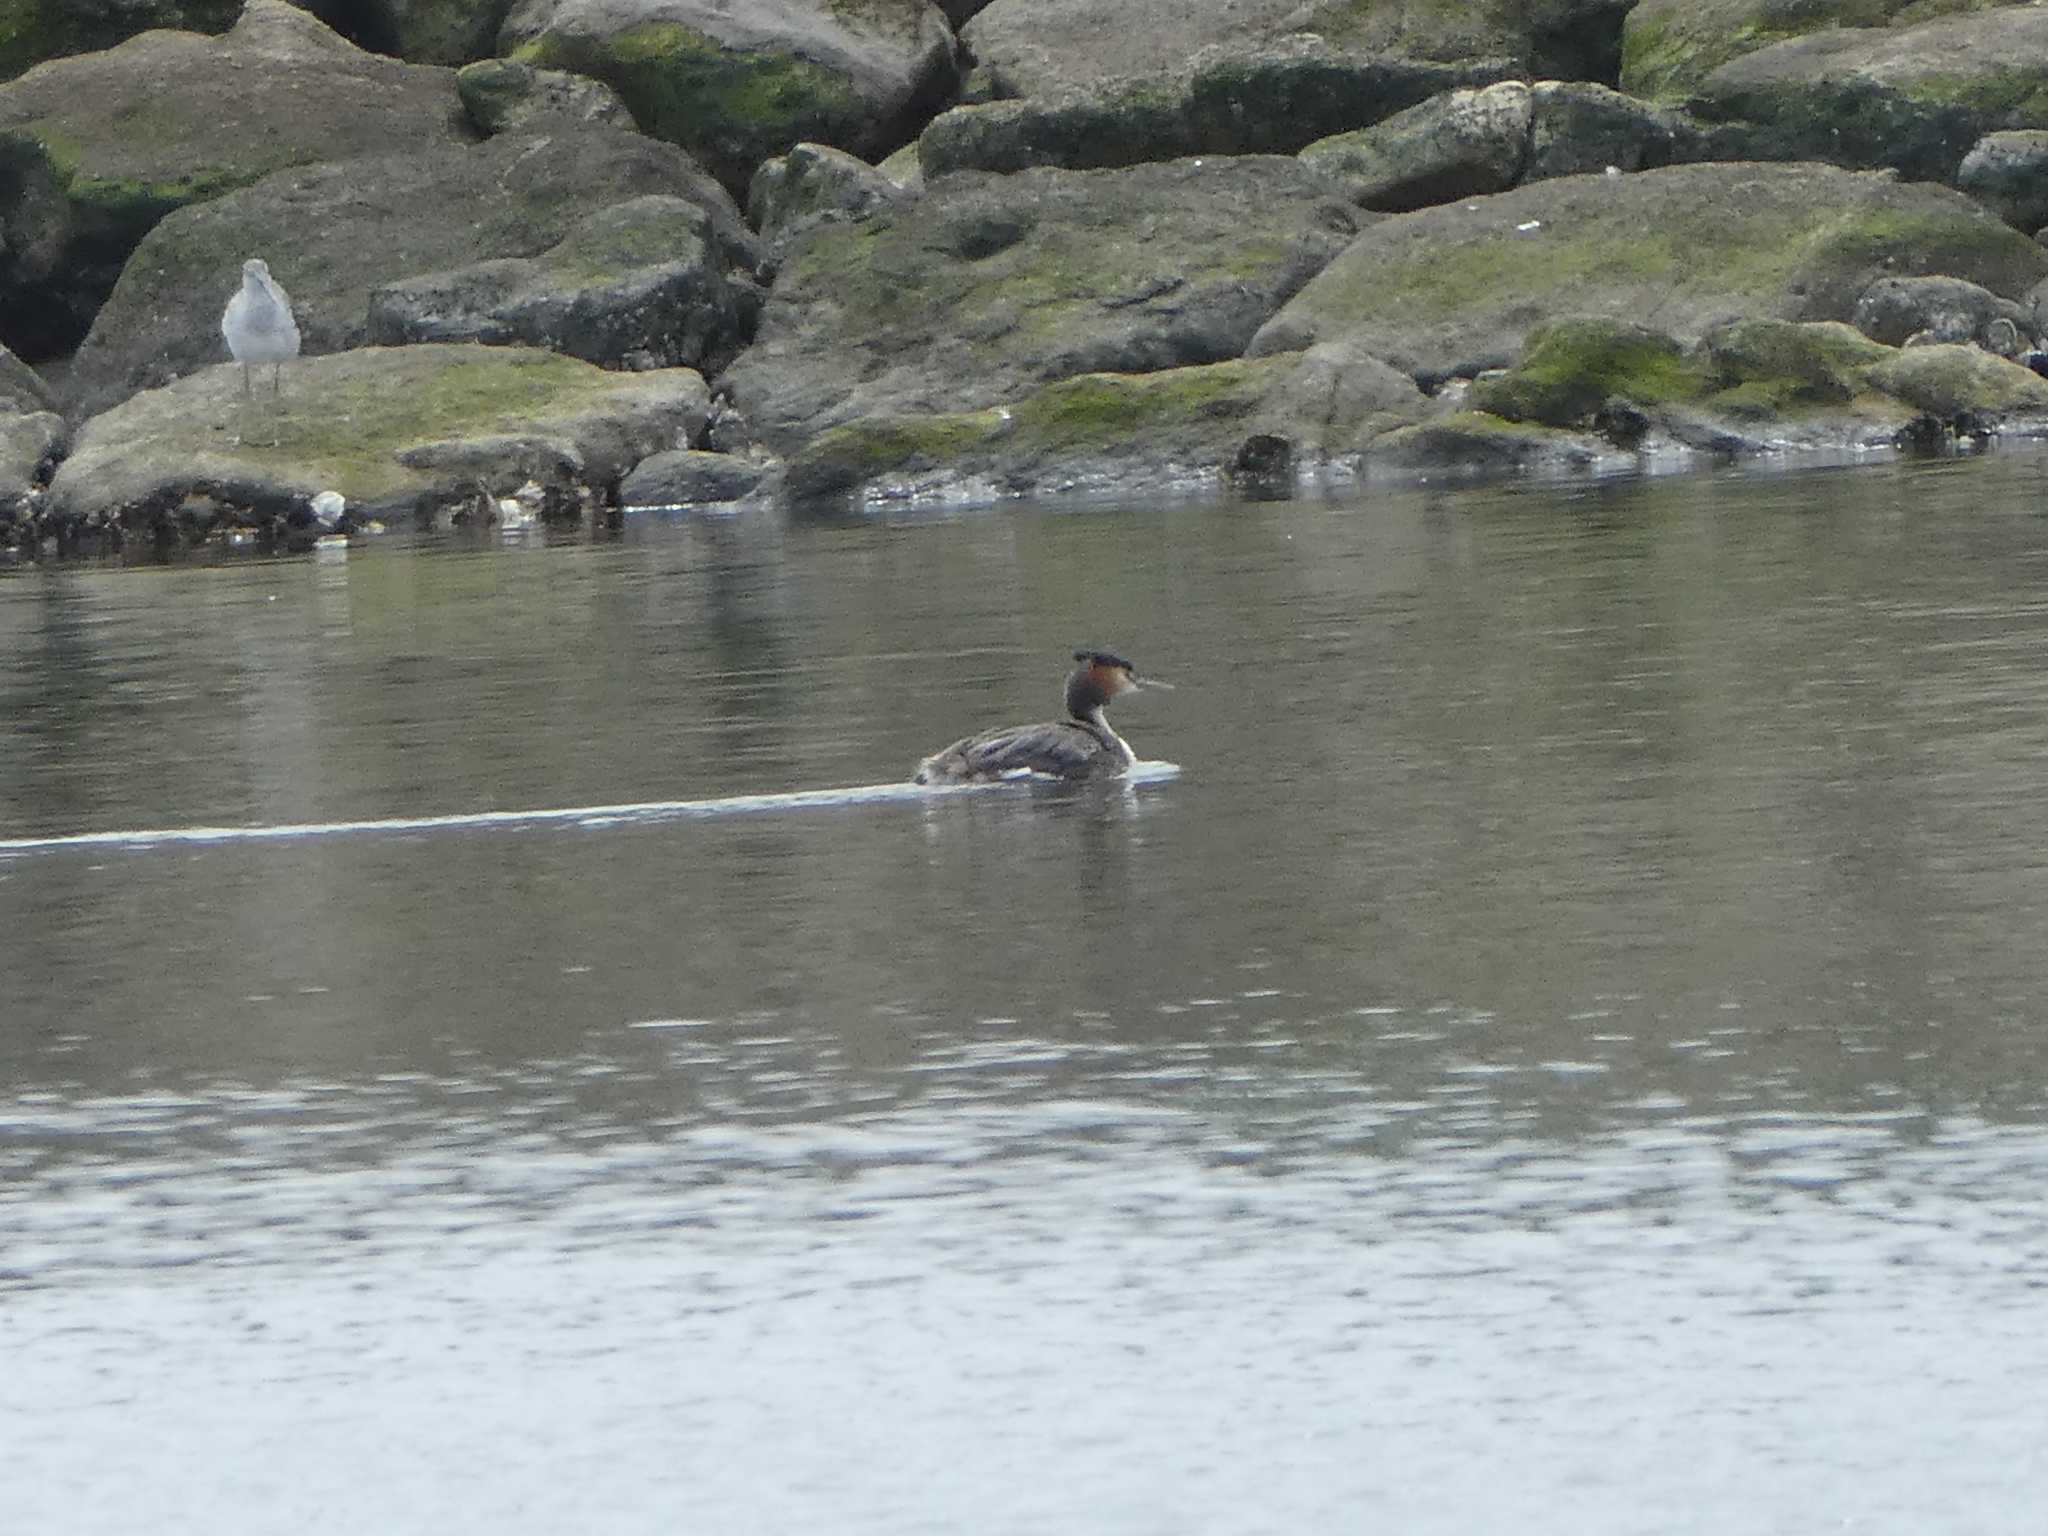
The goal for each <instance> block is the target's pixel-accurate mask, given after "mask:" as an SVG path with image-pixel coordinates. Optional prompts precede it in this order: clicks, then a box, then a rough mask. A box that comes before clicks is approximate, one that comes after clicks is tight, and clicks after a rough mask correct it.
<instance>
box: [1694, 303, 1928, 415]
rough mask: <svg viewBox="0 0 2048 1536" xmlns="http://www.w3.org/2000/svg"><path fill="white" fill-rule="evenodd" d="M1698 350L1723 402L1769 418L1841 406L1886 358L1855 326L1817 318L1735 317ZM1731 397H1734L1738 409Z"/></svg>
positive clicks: (1865, 386) (1862, 390)
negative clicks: (1762, 411)
mask: <svg viewBox="0 0 2048 1536" xmlns="http://www.w3.org/2000/svg"><path fill="white" fill-rule="evenodd" d="M1700 351H1701V355H1702V359H1701V360H1702V361H1703V363H1704V365H1705V368H1706V369H1707V370H1708V372H1709V373H1710V376H1711V379H1712V383H1713V386H1714V388H1715V390H1716V391H1717V392H1719V393H1718V395H1717V396H1716V397H1710V398H1718V399H1719V400H1720V402H1721V403H1722V404H1724V405H1728V406H1731V407H1737V408H1738V409H1740V410H1744V411H1753V410H1754V409H1755V408H1756V406H1757V405H1764V406H1767V407H1768V408H1769V409H1770V410H1771V411H1772V412H1773V413H1779V412H1787V411H1796V410H1798V409H1800V408H1803V407H1807V406H1833V405H1847V404H1848V403H1849V402H1850V401H1852V400H1854V399H1856V398H1857V397H1858V396H1859V395H1862V394H1864V393H1865V392H1866V391H1867V390H1868V389H1869V388H1870V383H1869V378H1870V371H1871V369H1872V368H1874V367H1875V366H1876V365H1877V364H1879V363H1881V362H1883V361H1884V360H1885V359H1886V358H1888V357H1890V356H1891V355H1892V349H1891V348H1890V347H1886V346H1882V345H1880V344H1879V343H1877V342H1874V341H1872V340H1871V339H1870V338H1869V337H1867V336H1865V335H1864V334H1863V333H1862V332H1861V331H1859V330H1857V329H1856V328H1855V327H1854V326H1851V325H1843V324H1842V323H1841V322H1839V321H1834V320H1820V321H1812V322H1808V323H1806V324H1798V323H1795V322H1793V321H1789V320H1768V319H1751V320H1737V321H1734V322H1732V323H1730V324H1728V325H1723V326H1717V327H1716V328H1715V329H1713V330H1711V331H1709V332H1708V333H1707V334H1706V337H1705V338H1704V340H1703V341H1702V342H1701V346H1700ZM1731 392H1739V401H1740V404H1739V406H1738V404H1737V398H1736V396H1735V395H1732V394H1731Z"/></svg>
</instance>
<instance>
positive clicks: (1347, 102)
mask: <svg viewBox="0 0 2048 1536" xmlns="http://www.w3.org/2000/svg"><path fill="white" fill-rule="evenodd" d="M1507 73H1508V67H1507V66H1506V65H1505V64H1503V63H1501V62H1500V61H1498V60H1484V61H1480V62H1477V63H1439V62H1434V61H1428V60H1414V59H1403V58H1391V57H1378V56H1372V57H1355V56H1352V55H1350V54H1346V53H1343V52H1341V51H1339V50H1337V49H1334V48H1332V47H1330V46H1329V45H1328V44H1327V43H1325V42H1323V41H1322V40H1321V39H1320V38H1313V37H1306V38H1287V39H1283V40H1280V41H1277V42H1274V43H1271V44H1268V45H1265V46H1263V47H1261V48H1260V49H1258V50H1257V51H1255V52H1227V51H1224V50H1220V49H1219V50H1212V51H1210V52H1207V53H1203V54H1199V55H1197V56H1196V57H1195V58H1194V59H1192V60H1189V61H1186V62H1184V63H1182V64H1181V65H1180V66H1179V67H1177V68H1176V70H1175V71H1174V72H1172V73H1171V74H1166V75H1161V76H1157V77H1147V78H1143V79H1137V80H1108V81H1103V82H1100V83H1098V84H1095V85H1091V86H1088V87H1085V88H1079V89H1075V90H1070V91H1066V92H1063V93H1062V94H1060V95H1058V96H1055V97H1047V98H1035V99H1031V100H1026V101H996V102H990V103H985V104H981V105H974V106H964V107H956V108H954V109H953V110H951V111H949V112H943V113H941V114H940V115H939V116H938V117H936V118H934V119H933V120H932V121H931V123H930V124H928V125H927V126H926V128H925V130H924V132H923V133H922V134H921V135H919V137H918V141H917V153H918V159H919V162H920V164H921V165H922V166H923V169H924V173H925V175H927V176H938V175H942V174H944V173H946V172H948V171H962V170H983V171H1021V170H1025V169H1028V168H1030V167H1033V166H1042V165H1054V166H1064V167H1066V168H1068V169H1072V170H1082V169H1094V168H1103V167H1114V166H1127V165H1139V164H1143V163H1146V162H1148V161H1154V160H1169V159H1174V158H1179V157H1185V156H1189V155H1250V154H1292V153H1294V152H1295V151H1297V150H1299V149H1301V148H1303V147H1304V146H1305V145H1308V144H1310V143H1313V142H1314V141H1316V140H1318V139H1322V138H1326V137H1328V136H1329V135H1332V134H1337V133H1343V132H1346V131H1348V130H1351V129H1356V128H1361V127H1364V126H1366V125H1368V124H1371V123H1375V122H1378V121H1380V120H1381V119H1382V118H1386V117H1389V116H1391V115H1392V114H1394V113H1396V112H1400V111H1402V110H1403V109H1405V108H1409V107H1413V106H1415V105H1417V104H1418V103H1420V102H1423V101H1425V100H1427V99H1428V98H1430V97H1431V96H1434V95H1436V94H1438V93H1440V92H1442V91H1446V90H1451V89H1454V88H1458V87H1465V86H1480V85H1490V84H1492V83H1494V82H1495V81H1498V80H1500V79H1502V78H1503V77H1504V76H1505V75H1506V74H1507Z"/></svg>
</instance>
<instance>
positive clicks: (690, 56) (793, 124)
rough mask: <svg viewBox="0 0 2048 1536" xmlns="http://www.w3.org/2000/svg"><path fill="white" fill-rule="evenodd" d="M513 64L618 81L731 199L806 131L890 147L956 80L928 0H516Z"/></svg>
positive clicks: (653, 125)
mask: <svg viewBox="0 0 2048 1536" xmlns="http://www.w3.org/2000/svg"><path fill="white" fill-rule="evenodd" d="M503 41H504V43H505V45H506V46H507V47H508V49H509V50H510V57H511V58H512V59H514V60H515V61H517V62H521V63H529V64H538V65H544V66H547V67H550V68H556V69H565V70H571V71H574V72H575V73H578V74H584V75H590V76H593V77H595V78H596V79H599V80H602V81H604V82H605V83H606V84H608V85H610V86H612V87H613V88H614V89H615V90H617V91H618V93H619V94H620V96H622V97H623V98H624V99H625V102H626V105H627V106H628V107H629V108H630V109H631V110H632V113H633V116H634V118H635V120H636V121H637V122H638V123H639V125H640V127H641V128H642V129H643V130H644V131H645V132H647V133H651V134H653V135H655V136H656V137H657V138H662V139H667V140H669V141H670V142H671V143H675V144H679V145H681V146H682V147H683V148H684V149H687V150H688V151H689V152H690V153H691V154H693V155H695V156H696V157H697V158H698V159H699V160H701V161H702V162H703V163H704V164H705V166H706V167H707V168H709V169H710V171H711V172H712V174H714V175H715V176H717V177H718V178H719V179H720V180H721V181H722V182H724V183H725V185H726V187H727V189H728V190H729V191H731V192H732V194H733V196H734V197H735V198H743V197H745V196H746V189H747V183H748V180H749V179H750V178H751V177H752V176H753V174H754V169H755V167H756V166H758V165H759V164H760V163H761V162H762V161H764V160H767V159H769V158H770V157H771V156H774V155H778V154H781V153H783V152H784V151H785V150H787V149H788V148H789V147H790V146H791V145H793V144H796V143H798V142H800V141H803V140H813V141H816V142H819V143H825V144H832V145H835V146H837V147H839V148H843V149H849V150H852V151H853V152H855V153H856V154H862V155H868V156H873V155H877V154H883V153H887V152H888V151H890V150H893V149H895V148H896V147H898V145H900V144H901V143H903V142H904V141H906V140H907V139H908V138H909V137H910V136H911V134H912V133H913V132H914V131H915V122H916V120H917V119H918V118H919V117H920V116H921V115H922V114H923V113H924V112H925V111H928V110H929V109H931V108H933V107H936V106H937V105H938V103H939V101H940V100H941V99H942V98H943V97H944V95H945V94H946V92H948V91H949V90H950V89H951V88H952V85H953V83H954V79H955V73H956V65H955V59H954V49H953V35H952V32H951V31H950V30H949V29H948V28H947V26H946V22H945V18H944V17H943V16H942V15H941V14H940V13H939V12H938V11H937V10H936V9H935V8H934V7H933V6H932V5H930V4H929V3H928V0H860V3H858V4H854V3H851V0H839V3H836V4H835V3H832V0H773V3H766V4H762V5H758V6H755V7H752V8H750V9H747V10H745V11H735V10H734V9H733V8H732V7H730V6H726V5H723V4H720V3H717V0H636V3H633V4H630V5H626V4H619V3H616V0H520V3H519V4H518V5H516V6H515V7H514V8H513V11H512V13H511V15H510V16H509V17H508V18H507V20H506V23H505V29H504V34H503Z"/></svg>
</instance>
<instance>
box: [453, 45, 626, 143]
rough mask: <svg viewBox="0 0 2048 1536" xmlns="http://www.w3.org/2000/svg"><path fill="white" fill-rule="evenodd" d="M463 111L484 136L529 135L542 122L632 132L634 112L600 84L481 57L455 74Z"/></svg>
mask: <svg viewBox="0 0 2048 1536" xmlns="http://www.w3.org/2000/svg"><path fill="white" fill-rule="evenodd" d="M455 89H456V91H457V92H458V93H459V94H460V95H461V97H462V107H463V110H464V111H466V112H467V113H468V114H469V120H470V121H471V122H472V123H474V124H475V125H476V129H477V132H479V133H483V134H498V133H531V132H535V131H537V130H538V129H539V128H540V127H541V126H542V125H544V124H546V123H551V122H552V123H567V124H572V125H574V124H583V125H595V126H601V127H614V128H631V127H632V126H633V114H632V113H630V112H628V111H627V110H626V104H625V103H624V102H623V101H621V100H620V99H619V93H618V92H617V91H615V90H613V89H612V88H611V87H610V86H608V85H606V84H605V83H604V82H603V81H602V80H592V79H591V78H589V76H587V75H572V74H569V73H567V72H566V71H564V70H559V69H535V68H534V67H533V66H532V65H531V64H519V63H515V62H514V61H513V60H511V59H480V60H478V61H477V62H476V63H474V64H467V65H464V66H463V67H462V68H461V69H459V70H457V71H456V72H455Z"/></svg>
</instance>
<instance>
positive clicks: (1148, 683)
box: [1131, 676, 1173, 693]
mask: <svg viewBox="0 0 2048 1536" xmlns="http://www.w3.org/2000/svg"><path fill="white" fill-rule="evenodd" d="M1131 681H1132V682H1133V683H1135V684H1137V686H1138V687H1140V688H1164V689H1165V690H1166V691H1167V692H1168V693H1171V692H1173V684H1171V683H1168V682H1162V681H1161V680H1160V679H1158V678H1156V677H1137V676H1133V677H1132V678H1131Z"/></svg>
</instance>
